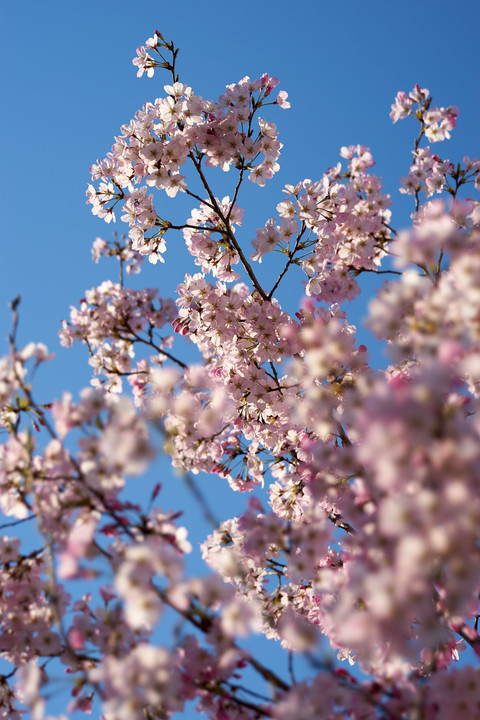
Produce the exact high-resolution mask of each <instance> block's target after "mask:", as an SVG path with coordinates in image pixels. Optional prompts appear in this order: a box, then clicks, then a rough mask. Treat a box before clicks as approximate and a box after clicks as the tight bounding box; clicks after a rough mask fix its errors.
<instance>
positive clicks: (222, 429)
mask: <svg viewBox="0 0 480 720" xmlns="http://www.w3.org/2000/svg"><path fill="white" fill-rule="evenodd" d="M177 56H178V50H177V48H175V46H174V45H173V43H171V42H167V41H166V40H165V39H164V38H163V37H162V35H161V34H160V33H159V32H155V34H154V36H153V37H152V38H150V39H149V40H147V42H146V44H145V46H144V47H140V48H138V50H137V57H136V59H135V60H134V61H133V63H134V65H135V66H136V67H137V70H138V72H137V74H138V76H142V75H143V74H144V73H146V74H147V76H148V77H150V78H151V77H153V76H154V75H155V74H156V73H157V71H158V70H162V69H163V70H165V71H166V72H167V73H168V79H169V82H170V84H167V85H165V88H164V90H165V94H164V95H163V96H162V97H160V98H158V99H156V100H155V101H154V102H152V103H146V104H145V105H144V106H143V107H142V108H141V109H140V110H139V111H138V112H137V113H136V115H135V117H134V118H133V119H132V120H131V121H130V122H129V123H127V124H125V125H123V126H122V128H121V131H120V134H119V136H118V137H116V138H115V141H114V144H113V147H112V149H111V151H110V152H109V153H108V154H107V155H106V157H105V158H104V159H103V160H98V161H97V162H96V163H95V164H94V165H93V166H92V168H91V173H92V184H91V185H89V187H88V192H87V198H88V203H89V204H90V205H91V206H92V211H93V213H94V214H95V215H97V216H98V217H99V218H103V220H105V221H106V222H107V223H110V222H115V221H117V220H118V221H120V223H122V222H123V223H125V228H126V231H125V235H122V234H121V233H120V234H118V235H117V234H113V237H112V239H111V240H104V239H100V238H97V239H96V240H95V242H94V245H93V259H94V260H95V261H98V260H99V259H100V258H102V257H107V258H111V261H112V262H117V263H118V266H119V282H117V283H114V282H111V281H105V282H103V283H102V284H101V285H99V286H98V287H95V288H92V289H90V290H87V291H86V292H85V295H84V298H83V299H82V301H81V303H80V305H79V306H78V307H74V308H72V309H71V312H70V317H69V319H68V320H66V321H64V323H63V327H62V329H61V332H60V337H61V342H62V344H63V345H66V346H70V345H72V344H73V343H75V342H80V343H83V344H84V345H85V346H86V348H87V350H88V354H89V362H90V365H91V366H92V368H93V378H92V381H91V386H90V387H88V388H85V389H84V390H83V391H82V392H81V393H80V395H79V397H78V398H74V397H73V396H72V394H71V393H69V392H65V393H64V394H63V396H62V397H61V398H60V399H58V400H54V401H53V402H48V403H46V402H43V401H42V402H41V401H40V400H38V399H37V394H36V391H35V388H34V382H33V381H34V374H35V373H36V371H37V369H38V367H39V366H40V365H41V364H43V363H44V362H47V361H49V360H50V356H49V354H48V351H47V349H46V348H45V347H44V346H43V345H41V344H38V343H37V344H35V343H30V344H28V345H27V346H26V347H23V348H21V347H18V346H17V339H16V338H17V331H16V330H17V321H18V301H13V302H12V313H13V327H12V331H11V334H10V337H9V340H10V352H9V354H8V355H7V356H5V357H4V358H3V359H2V360H0V421H1V425H2V427H3V430H4V441H3V444H2V445H1V446H0V481H1V493H0V508H1V510H2V512H3V514H4V515H5V516H7V517H6V518H5V519H6V522H5V523H3V524H2V531H3V532H5V533H7V534H5V535H3V536H2V537H0V572H1V585H0V587H1V594H0V608H1V611H2V612H1V636H0V652H1V656H2V658H3V661H4V667H5V668H6V669H5V670H4V672H3V674H2V675H1V676H0V679H1V684H0V688H1V699H0V713H1V717H5V718H11V719H13V720H17V719H18V718H21V717H23V716H24V715H25V713H28V714H29V717H32V718H33V720H42V719H43V718H46V717H50V718H51V717H53V716H52V715H51V713H52V712H56V709H55V710H52V708H51V700H52V698H54V697H55V689H56V686H55V678H56V677H57V676H58V674H59V673H66V674H67V677H68V678H70V680H71V686H70V687H71V698H70V704H69V706H68V707H67V708H66V709H65V712H67V713H73V712H77V711H78V712H79V713H82V712H83V713H91V712H92V711H93V712H98V713H100V716H101V717H102V718H104V719H105V720H127V719H128V720H137V718H138V720H140V719H148V720H157V719H160V718H168V717H171V716H172V715H175V714H176V713H179V714H181V713H182V712H183V711H184V709H185V704H186V703H187V702H189V701H193V702H192V705H189V706H188V707H189V708H191V707H195V709H196V711H197V712H199V713H203V715H204V716H207V717H209V718H212V719H216V720H256V719H259V718H263V717H267V718H274V719H275V720H286V719H287V718H288V719H290V718H295V719H296V720H301V719H303V718H305V720H307V719H308V720H310V719H311V718H325V719H329V720H330V719H333V718H339V719H340V718H352V719H355V720H360V719H362V720H368V719H369V718H371V719H373V718H385V719H388V720H407V718H408V719H409V720H413V719H414V718H418V719H420V718H429V719H431V720H448V719H450V718H452V717H455V716H457V715H458V716H459V717H468V718H472V719H473V718H480V693H479V688H480V673H479V669H478V666H474V664H473V661H471V662H470V663H467V662H460V663H458V662H457V661H458V660H459V658H461V653H463V652H464V651H466V650H467V649H468V651H469V657H470V658H475V657H476V656H479V655H480V636H479V633H478V631H477V623H478V614H477V613H478V595H479V590H480V546H479V532H478V528H479V527H480V477H479V468H480V423H479V419H478V414H477V405H478V399H479V395H480V250H479V241H480V204H479V202H478V199H471V198H469V197H465V196H464V195H465V192H464V191H465V190H466V189H467V187H468V192H470V194H474V193H475V192H477V191H478V190H480V161H478V160H475V159H470V158H468V157H465V158H463V160H462V161H461V162H457V161H455V162H451V161H450V160H447V159H442V158H441V157H440V156H439V155H437V154H436V152H434V151H433V150H432V147H431V146H432V145H433V144H434V143H438V142H440V141H442V140H445V139H448V138H449V137H450V133H451V132H452V130H453V129H454V128H455V125H456V119H457V115H458V110H457V108H455V107H438V106H434V105H433V100H432V98H431V97H430V95H429V92H428V90H426V89H423V88H420V87H419V86H418V85H417V86H415V88H414V89H413V90H412V91H411V92H409V93H406V92H399V93H398V94H397V96H396V98H395V101H394V103H393V105H392V109H391V113H390V115H391V118H392V120H393V122H396V121H398V120H400V119H404V118H408V117H410V118H411V122H412V123H413V122H416V123H417V131H418V132H417V135H416V139H415V141H414V146H413V163H412V164H411V167H410V169H409V171H408V174H407V175H406V176H405V177H402V178H401V180H400V183H401V192H403V193H405V194H406V195H409V196H411V199H412V216H411V219H412V223H411V227H410V228H409V229H407V230H399V229H395V228H394V226H393V222H392V213H391V210H390V206H391V200H390V196H389V194H388V193H387V192H386V191H385V190H384V188H383V187H382V182H381V179H380V178H379V177H377V176H376V175H375V174H374V172H373V171H372V168H373V167H374V160H373V158H372V154H371V152H370V150H369V149H368V148H367V147H364V146H362V145H356V146H350V147H342V148H341V151H340V161H339V162H338V164H337V165H336V166H334V167H331V168H328V169H326V170H325V172H324V173H323V174H322V175H321V176H320V177H319V178H318V179H316V180H304V181H303V182H300V183H298V184H297V185H295V186H294V185H286V186H285V188H284V191H283V195H282V196H281V197H280V198H279V202H278V204H277V206H276V212H275V213H273V212H272V213H271V214H272V217H269V218H267V219H266V221H265V223H264V226H263V227H261V228H259V229H258V230H257V232H256V233H255V236H254V237H248V236H247V237H245V235H244V234H242V222H243V217H244V209H243V208H242V207H240V205H239V203H240V202H241V200H240V198H241V194H242V188H243V186H244V185H245V184H246V183H247V182H248V181H250V182H252V183H254V184H255V185H258V186H259V188H262V187H263V186H265V184H266V183H267V181H268V180H269V179H270V178H272V177H273V175H274V174H275V173H277V172H278V171H279V169H280V166H279V164H278V159H279V155H280V150H281V147H282V145H281V143H280V141H279V139H278V132H277V128H276V125H275V124H274V123H273V122H272V121H271V119H270V117H271V115H273V113H274V112H275V111H276V110H277V109H278V108H280V109H287V108H288V107H289V102H288V96H287V93H286V92H285V91H283V90H280V91H279V90H278V89H277V85H278V80H277V79H276V78H274V77H270V76H268V75H262V77H260V78H259V79H257V80H251V79H250V78H248V77H244V78H242V79H241V80H240V81H239V82H238V83H236V84H232V85H229V86H227V87H226V88H225V91H224V93H223V94H222V95H221V96H220V98H219V99H218V100H216V101H212V100H205V99H203V98H202V97H200V96H198V95H195V93H194V91H193V90H192V88H191V87H189V86H188V85H187V84H185V83H184V82H183V81H182V80H181V79H180V77H179V74H178V72H177ZM264 116H265V117H264ZM267 118H268V119H267ZM220 186H221V188H222V189H221V190H220V191H219V190H218V189H217V188H219V187H220ZM225 192H227V193H229V194H228V195H225V194H224V193H225ZM259 192H260V191H259ZM179 193H182V194H183V195H184V196H185V197H186V198H187V199H188V200H189V201H191V209H190V211H189V216H188V217H183V218H181V219H180V220H179V219H174V218H173V210H172V213H169V211H168V202H167V200H166V198H165V195H166V196H167V198H174V197H175V196H177V194H179ZM157 197H158V201H159V206H158V207H157V204H156V203H157ZM173 205H174V203H172V206H173ZM179 234H180V236H183V239H184V240H185V243H186V246H187V248H188V250H189V252H190V253H191V255H192V266H191V268H189V270H190V272H188V273H187V274H185V276H184V277H179V285H178V288H177V295H176V298H174V299H169V298H163V297H162V296H161V295H160V294H159V291H158V290H157V288H144V289H141V290H136V289H133V288H132V287H129V286H128V283H127V280H128V278H129V277H130V276H131V275H132V274H135V273H139V272H140V271H141V265H142V261H144V259H145V258H147V259H148V261H149V262H150V263H152V264H153V265H155V264H158V263H163V262H164V254H165V251H166V248H167V243H168V245H169V250H172V245H173V244H174V242H175V241H177V242H178V237H177V238H176V236H178V235H179ZM173 238H176V240H175V241H174V240H173ZM170 243H172V245H171V244H170ZM274 257H276V258H277V260H278V258H280V261H281V263H282V264H281V267H280V271H279V272H277V271H276V270H275V273H273V271H272V272H271V277H270V279H269V281H268V283H266V282H265V281H264V280H261V279H260V277H262V278H265V277H269V273H268V268H269V267H277V265H276V264H275V263H273V262H270V261H271V260H272V258H274ZM261 263H262V274H261V275H260V272H259V265H260V264H261ZM195 266H196V267H195ZM265 266H267V268H265ZM367 274H368V276H369V277H372V276H373V275H375V274H376V275H378V276H380V275H385V278H378V279H379V283H378V292H377V295H376V297H375V298H374V299H372V300H371V303H370V306H369V312H368V318H367V323H368V325H369V327H370V328H371V330H372V331H373V332H374V333H375V334H376V335H377V337H378V338H379V339H381V340H383V341H384V342H385V343H386V344H387V345H388V349H389V362H390V364H389V365H388V367H386V368H384V369H381V370H378V369H374V368H373V367H371V365H370V364H369V356H368V351H367V348H366V347H365V345H363V344H358V342H357V340H356V328H355V327H354V326H353V325H352V324H351V323H350V322H349V319H348V314H347V311H348V301H350V300H352V299H353V298H355V297H356V296H357V295H358V294H359V293H360V292H361V291H362V281H363V279H364V277H365V276H366V275H367ZM287 275H288V276H289V278H290V280H289V282H290V283H291V285H290V286H291V287H294V283H297V287H298V291H297V298H298V303H297V305H296V307H295V309H294V311H293V314H292V313H291V312H290V310H291V308H288V311H287V310H285V309H282V307H281V305H280V302H279V300H278V289H279V287H280V286H283V285H282V284H284V283H285V282H286V280H285V278H286V276H287ZM382 281H383V282H382ZM160 282H161V281H160V280H159V283H158V284H159V286H160ZM297 298H296V299H295V302H297ZM192 358H194V359H193V360H192ZM159 438H162V444H163V445H164V448H165V451H166V452H167V453H168V455H169V457H170V458H171V464H172V466H173V467H174V468H176V469H177V470H178V471H179V472H181V473H183V474H184V475H185V477H189V478H190V480H191V482H192V483H193V482H194V481H193V480H192V476H197V475H199V474H200V473H203V474H205V473H214V474H216V475H218V476H219V479H220V480H221V481H222V482H224V483H226V484H228V485H229V486H230V488H231V493H232V503H231V505H230V507H234V504H235V502H234V501H235V499H236V498H237V499H238V497H239V496H238V495H237V493H249V494H250V499H249V501H248V503H247V506H246V510H244V511H243V512H241V513H240V514H237V515H234V516H233V517H226V518H224V519H223V520H221V521H214V522H215V525H214V527H212V532H211V534H210V535H209V536H208V537H206V538H205V539H204V542H203V544H202V557H203V559H204V561H205V563H206V566H208V571H206V570H205V569H202V570H200V571H199V573H198V575H196V576H192V575H191V574H190V572H187V571H186V568H185V556H186V555H187V554H188V553H189V552H190V551H191V549H192V546H191V544H190V542H189V540H188V532H187V528H185V527H183V526H182V518H181V510H182V507H181V498H179V505H178V507H175V508H165V507H163V505H162V489H161V486H160V485H159V484H156V483H151V487H150V489H149V492H148V495H149V498H148V501H147V502H146V504H144V503H141V502H139V501H138V498H137V497H136V493H135V487H136V486H137V483H138V482H140V481H139V480H138V478H139V476H142V475H144V474H145V473H146V471H147V469H148V467H149V466H150V464H151V463H152V462H153V461H154V458H155V453H156V450H155V448H156V447H158V439H159ZM199 477H202V476H201V475H199ZM142 482H144V483H147V484H148V483H149V482H150V480H149V478H148V475H147V476H146V478H145V479H144V480H142ZM205 487H207V489H208V485H206V486H205ZM207 495H208V492H207ZM202 502H203V500H202ZM206 503H207V504H208V496H207V498H206ZM33 519H34V520H35V523H36V527H37V530H38V536H39V538H40V539H41V541H40V542H39V543H37V547H35V548H34V549H33V550H26V549H25V548H24V547H23V543H22V541H21V538H20V535H19V532H20V529H21V527H22V525H23V524H24V523H27V522H28V521H31V520H33ZM169 617H177V618H178V620H180V621H181V630H180V631H179V632H176V633H175V632H173V633H172V642H171V643H169V644H165V642H162V634H161V633H159V628H161V627H162V623H166V622H167V618H169ZM253 633H260V634H263V635H265V636H266V638H267V639H268V640H269V644H270V646H271V652H270V653H269V657H270V658H273V657H275V661H274V662H272V663H270V662H267V661H265V659H264V658H260V657H258V656H256V655H255V654H254V653H253V652H251V651H250V650H249V649H248V647H249V644H248V638H249V637H250V636H251V635H252V634H253ZM164 637H165V635H163V638H164ZM320 642H327V643H329V645H330V646H331V651H332V656H333V659H332V661H331V662H327V661H326V660H322V661H320V660H319V655H318V653H317V654H316V651H317V650H318V647H319V643H320ZM277 656H278V657H279V658H280V659H277ZM297 658H308V659H309V660H310V664H309V666H308V667H309V668H310V671H309V672H307V671H306V670H305V667H307V664H306V663H303V665H302V672H301V674H298V673H297V672H296V667H297V665H296V664H297V662H298V660H297ZM59 668H60V669H59ZM252 678H253V679H252ZM49 713H50V714H49ZM55 717H56V718H57V719H58V720H60V718H63V717H66V715H63V714H60V715H56V716H55Z"/></svg>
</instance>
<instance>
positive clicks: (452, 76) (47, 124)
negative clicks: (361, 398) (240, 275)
mask: <svg viewBox="0 0 480 720" xmlns="http://www.w3.org/2000/svg"><path fill="white" fill-rule="evenodd" d="M155 28H158V29H159V30H160V31H161V32H162V34H163V35H164V37H165V38H167V39H171V40H173V41H174V42H175V44H176V46H178V47H180V55H179V65H178V68H179V72H180V75H181V80H182V81H184V82H187V83H188V84H189V85H191V86H192V87H193V88H194V90H195V92H196V93H198V94H200V95H202V96H203V97H204V98H212V99H216V98H218V96H219V95H220V94H221V93H222V91H223V89H224V87H225V84H227V83H231V82H235V81H237V80H239V79H240V78H241V77H243V76H244V75H250V76H251V77H258V76H259V75H260V74H262V73H263V72H268V73H269V74H271V75H276V76H277V77H278V78H279V79H280V82H281V85H280V87H281V89H284V90H286V91H287V92H288V93H289V99H290V100H291V102H292V108H291V109H290V110H288V111H281V110H277V111H273V110H272V112H270V113H269V115H268V119H269V120H272V121H273V122H276V123H277V125H278V127H279V130H280V138H279V139H280V140H281V141H282V142H283V143H284V149H283V151H282V156H281V158H280V164H281V171H280V173H278V174H277V175H276V176H275V179H274V180H273V181H271V182H270V184H269V185H268V186H267V188H265V189H263V190H262V189H259V188H257V187H248V188H247V190H246V192H245V195H244V196H243V197H242V196H241V197H240V200H239V204H240V205H241V206H242V207H245V208H246V222H245V233H244V234H243V235H242V234H240V235H239V236H238V237H239V238H242V237H243V239H244V242H245V246H246V247H247V249H248V244H249V242H250V239H251V237H253V234H254V229H255V227H257V226H261V225H263V223H264V222H265V221H266V220H267V219H268V218H269V217H271V216H273V215H274V213H275V206H276V204H277V202H279V200H280V199H281V189H282V187H283V185H284V184H287V183H292V184H294V183H296V182H298V181H299V180H301V179H303V178H305V177H309V178H311V179H317V178H319V177H320V176H321V175H322V173H323V171H324V170H325V169H326V168H327V167H329V166H331V165H333V164H335V163H336V162H337V159H338V151H339V149H340V147H341V146H342V145H348V144H356V143H362V144H365V145H367V146H369V147H370V148H371V149H372V152H373V155H374V158H375V159H376V160H377V166H376V172H377V173H378V174H379V175H380V176H381V177H383V179H384V185H385V187H386V189H387V190H388V191H389V192H390V193H391V194H392V196H393V199H394V206H393V211H394V215H393V221H392V222H393V225H394V226H395V227H401V226H404V225H406V224H407V223H408V214H409V212H410V210H411V206H410V204H409V201H406V200H405V198H404V197H401V196H399V194H398V191H397V187H398V178H399V176H401V175H404V174H406V172H407V169H408V166H409V164H410V157H411V156H410V149H411V147H412V141H413V138H414V137H415V133H416V131H417V128H416V126H415V122H414V121H413V120H407V121H403V122H401V123H397V124H396V125H395V126H394V125H392V122H391V120H390V118H389V116H388V113H389V111H390V105H391V103H392V102H393V99H394V96H395V94H396V92H397V91H398V90H405V91H409V90H410V89H411V88H412V87H413V85H414V84H415V83H416V82H418V83H419V84H420V85H421V86H422V87H427V88H429V89H430V91H431V93H432V94H433V97H434V103H435V104H438V105H445V106H446V105H457V106H458V107H459V108H460V117H459V122H458V128H457V130H456V131H455V132H454V134H453V137H452V140H450V141H448V142H446V143H441V144H439V145H437V146H436V148H435V149H436V151H437V152H438V153H439V154H440V155H441V156H442V157H447V158H450V159H452V160H456V159H461V158H462V157H463V156H464V155H465V154H469V155H470V156H477V157H478V156H479V155H480V145H479V135H478V129H479V117H480V98H479V91H480V82H479V79H478V38H479V37H480V3H479V2H478V0H460V1H459V2H457V3H455V4H452V3H451V2H447V1H446V0H422V1H420V2H419V1H418V0H403V1H402V2H392V1H389V0H371V1H369V0H364V1H363V2H360V1H359V0H343V1H342V2H335V1H330V2H326V1H325V2H324V1H323V0H311V2H305V3H292V2H290V1H286V0H276V1H275V2H273V1H272V2H258V0H255V1H252V0H244V2H235V3H233V2H228V0H224V1H223V2H222V1H221V0H209V2H197V0H184V1H183V2H180V3H176V4H174V3H167V2H159V1H158V0H156V1H153V0H143V2H142V3H134V2H126V0H115V2H113V1H111V0H96V1H95V2H93V0H83V1H82V2H78V3H77V2H65V1H62V2H60V0H48V2H43V3H40V2H37V1H32V0H28V1H27V2H21V1H19V2H16V3H13V2H10V3H8V4H5V5H4V7H3V8H2V27H1V29H0V34H1V37H0V39H1V42H0V53H1V55H2V68H3V72H2V113H1V117H0V125H1V128H2V130H1V138H2V143H1V146H2V152H1V158H2V172H1V174H0V197H1V212H2V221H3V222H2V238H1V243H2V247H1V261H0V348H1V350H2V351H3V350H4V349H5V348H6V343H5V342H4V337H5V335H6V334H7V332H8V331H9V329H10V316H9V311H8V308H7V304H8V302H9V301H10V300H11V299H12V298H13V297H14V296H15V295H17V294H19V293H20V294H21V296H22V304H21V307H20V313H21V325H20V332H19V338H20V342H22V343H26V342H28V341H29V340H36V341H43V342H45V343H46V344H47V345H48V346H49V348H50V349H51V350H52V351H54V352H56V353H57V355H58V357H57V360H56V362H55V363H53V364H52V366H51V368H49V369H45V371H44V372H43V375H42V377H41V378H40V379H41V383H42V392H43V393H44V395H43V397H42V398H39V399H40V400H47V399H51V397H54V396H58V395H60V394H61V392H62V390H63V389H66V388H68V389H70V388H71V389H73V390H74V391H75V390H78V389H79V388H80V387H82V386H84V385H86V384H88V382H89V378H90V372H89V367H88V365H87V356H86V352H85V351H84V350H82V349H76V350H68V351H67V350H64V349H62V348H60V346H59V343H58V338H57V332H58V329H59V325H60V320H61V319H62V318H63V317H66V316H67V315H68V311H69V306H70V305H71V304H78V301H79V299H80V298H81V297H82V295H83V293H84V290H85V289H86V288H90V287H92V286H94V285H97V284H99V283H100V282H101V281H102V280H103V279H105V278H109V277H111V278H112V279H115V276H116V268H115V267H114V266H113V265H112V266H109V265H108V264H107V263H105V261H104V262H103V263H100V265H98V266H96V265H94V264H93V263H91V261H90V248H91V243H92V241H93V239H94V238H95V237H96V236H97V235H99V236H102V237H105V238H109V237H110V236H111V232H112V229H114V228H112V226H108V225H106V224H105V223H104V222H103V221H101V220H98V219H97V218H95V217H93V216H92V215H91V212H90V209H89V207H87V206H86V205H85V189H86V184H87V182H88V181H89V166H90V165H91V163H92V162H94V161H95V160H96V159H97V158H98V157H104V156H105V154H106V152H107V151H108V150H109V149H110V147H111V144H112V142H113V136H114V135H115V134H117V133H118V131H119V128H120V126H121V124H123V123H125V122H127V121H128V120H129V119H130V118H131V117H132V116H133V114H134V113H135V111H136V110H137V109H138V108H139V107H140V106H141V105H142V104H143V102H145V101H146V100H152V99H154V98H155V97H157V96H159V95H162V94H163V85H164V84H165V83H166V82H168V81H169V78H168V77H167V76H165V77H162V74H161V73H160V72H158V73H157V74H156V75H155V77H154V79H153V80H148V79H147V78H146V77H145V76H144V77H143V78H142V79H140V80H138V79H137V78H136V72H135V68H134V67H133V66H132V64H131V60H132V58H133V57H134V56H135V49H136V47H137V46H139V45H142V44H144V42H145V40H146V39H147V38H148V37H150V36H151V35H152V34H153V30H154V29H155ZM217 181H218V184H217V186H216V187H218V191H217V194H218V195H220V196H222V194H228V193H229V192H231V187H232V182H233V175H232V172H231V173H230V174H227V175H225V176H222V175H221V173H218V177H217ZM243 198H245V201H243ZM167 201H168V199H167V198H165V200H164V201H162V202H165V205H164V207H166V208H168V203H167ZM397 203H398V204H397ZM165 215H166V216H167V217H168V214H167V212H166V213H165ZM116 229H117V230H118V231H119V232H121V231H123V230H126V229H127V228H126V226H125V225H124V224H123V223H120V222H118V223H117V228H116ZM249 229H250V230H249ZM181 246H182V240H181V238H180V237H175V238H172V239H170V241H169V251H168V254H167V258H166V259H167V264H166V265H157V266H156V267H149V268H146V271H147V272H144V273H142V275H141V276H140V278H139V281H138V282H139V283H140V284H145V285H150V286H158V287H159V288H160V293H161V294H162V295H165V296H167V295H172V294H173V292H174V288H175V286H176V285H177V284H178V283H179V282H180V281H181V280H182V277H183V274H184V272H192V271H194V266H193V263H192V261H191V259H190V256H189V255H188V254H187V253H186V252H185V251H184V250H183V249H182V247H181ZM296 279H297V281H298V283H299V282H300V277H299V276H297V278H296ZM299 295H300V285H299V284H298V285H297V286H295V285H294V284H292V285H289V286H288V287H286V289H285V291H284V296H285V298H286V297H287V296H289V298H290V302H291V303H292V304H291V305H290V307H289V309H290V310H294V309H295V303H296V298H297V296H299ZM356 315H357V317H355V318H354V320H355V321H357V320H358V311H357V313H356ZM367 344H368V343H367ZM224 497H226V495H225V496H224ZM229 497H230V496H229ZM234 513H235V510H234V506H233V504H232V510H231V511H230V510H228V511H227V512H226V513H225V517H227V516H229V515H230V514H234Z"/></svg>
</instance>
